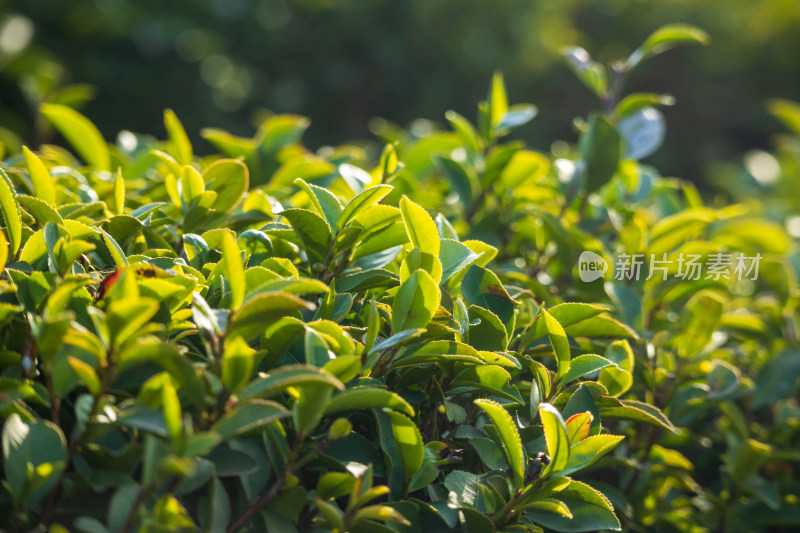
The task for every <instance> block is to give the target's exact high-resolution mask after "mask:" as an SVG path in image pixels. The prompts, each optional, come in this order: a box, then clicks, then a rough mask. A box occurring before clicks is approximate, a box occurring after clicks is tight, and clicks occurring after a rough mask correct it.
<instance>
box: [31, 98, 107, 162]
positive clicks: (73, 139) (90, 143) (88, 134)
mask: <svg viewBox="0 0 800 533" xmlns="http://www.w3.org/2000/svg"><path fill="white" fill-rule="evenodd" d="M40 110H41V112H42V114H43V115H44V116H45V117H47V120H49V121H50V122H51V123H52V124H53V125H54V126H55V127H56V129H58V131H59V132H61V135H63V136H64V138H65V139H67V140H68V141H69V143H70V144H71V145H72V146H73V147H74V148H75V150H76V151H77V152H78V155H80V156H81V157H82V158H83V159H84V160H85V161H86V162H87V163H88V164H90V165H92V166H94V167H97V168H98V169H100V170H110V169H111V156H110V155H109V152H108V146H107V145H106V141H105V139H103V136H102V135H101V134H100V131H99V130H98V129H97V127H96V126H95V125H94V124H92V122H91V121H90V120H89V119H88V118H86V117H84V116H83V115H81V114H80V113H78V112H77V111H75V110H74V109H71V108H69V107H67V106H63V105H58V104H42V107H41V108H40Z"/></svg>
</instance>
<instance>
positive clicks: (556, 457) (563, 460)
mask: <svg viewBox="0 0 800 533" xmlns="http://www.w3.org/2000/svg"><path fill="white" fill-rule="evenodd" d="M539 418H540V419H541V421H542V426H543V427H544V437H545V440H546V441H547V455H549V456H550V464H549V465H548V466H547V468H546V469H545V471H544V472H543V475H551V476H552V475H556V474H558V475H561V474H560V473H561V471H563V470H564V468H565V467H566V466H567V462H568V461H569V455H570V445H569V436H568V435H567V426H566V424H565V422H564V419H563V418H562V417H561V413H559V412H558V410H557V409H556V408H555V407H553V406H552V405H550V404H549V403H542V404H539Z"/></svg>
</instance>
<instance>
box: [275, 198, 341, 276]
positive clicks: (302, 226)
mask: <svg viewBox="0 0 800 533" xmlns="http://www.w3.org/2000/svg"><path fill="white" fill-rule="evenodd" d="M279 214H280V215H281V216H283V217H286V219H287V220H288V221H289V223H290V224H291V225H292V228H294V230H295V232H296V233H297V237H298V238H299V239H300V242H301V243H302V245H303V249H304V250H305V252H306V254H307V255H308V259H309V261H310V262H312V263H314V262H323V261H325V258H326V257H327V256H328V253H329V251H330V247H331V228H330V227H329V226H328V223H327V222H325V220H324V219H323V218H322V217H320V216H319V215H318V214H316V213H314V212H313V211H308V210H306V209H286V210H284V211H281V212H280V213H279Z"/></svg>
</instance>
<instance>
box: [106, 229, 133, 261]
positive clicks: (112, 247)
mask: <svg viewBox="0 0 800 533" xmlns="http://www.w3.org/2000/svg"><path fill="white" fill-rule="evenodd" d="M100 232H101V233H102V235H103V242H105V243H106V248H107V249H108V253H109V254H111V258H112V259H113V260H114V264H115V265H116V266H117V268H122V267H124V266H126V265H127V264H128V258H127V257H125V252H123V251H122V247H120V245H119V244H117V241H115V240H114V237H112V236H111V235H109V234H108V232H107V231H106V230H104V229H101V230H100Z"/></svg>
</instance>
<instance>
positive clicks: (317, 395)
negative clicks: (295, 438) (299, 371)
mask: <svg viewBox="0 0 800 533" xmlns="http://www.w3.org/2000/svg"><path fill="white" fill-rule="evenodd" d="M297 391H298V392H299V396H298V397H297V399H296V400H295V402H294V406H293V408H292V418H293V420H294V425H295V428H296V429H297V432H298V434H299V435H300V436H301V438H302V437H303V436H305V435H307V434H308V432H309V431H311V430H312V429H314V428H315V427H316V426H317V424H319V421H320V420H322V416H323V415H324V412H325V406H326V405H328V403H329V402H330V399H331V395H332V394H333V387H332V386H330V385H329V384H327V383H310V384H307V385H302V386H299V387H297Z"/></svg>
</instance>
